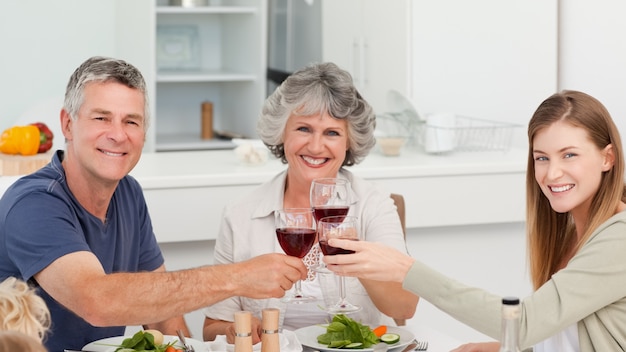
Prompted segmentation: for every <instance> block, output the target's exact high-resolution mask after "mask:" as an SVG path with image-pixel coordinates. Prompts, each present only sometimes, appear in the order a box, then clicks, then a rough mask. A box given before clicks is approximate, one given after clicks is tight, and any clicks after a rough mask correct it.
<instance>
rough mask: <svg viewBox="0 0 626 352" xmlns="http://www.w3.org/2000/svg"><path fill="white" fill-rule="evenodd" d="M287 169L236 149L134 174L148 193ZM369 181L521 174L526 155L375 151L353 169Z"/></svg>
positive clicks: (179, 157) (177, 159)
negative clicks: (248, 159) (245, 159)
mask: <svg viewBox="0 0 626 352" xmlns="http://www.w3.org/2000/svg"><path fill="white" fill-rule="evenodd" d="M285 167H286V165H284V164H282V163H281V162H280V161H278V160H276V159H273V158H272V159H271V160H269V161H268V162H267V163H265V164H264V165H256V166H254V165H244V164H243V163H242V162H240V161H239V160H238V159H237V158H236V156H235V153H234V152H233V151H232V150H216V151H190V152H160V153H145V154H144V155H143V156H142V158H141V160H140V161H139V164H138V165H137V166H136V167H135V169H134V170H133V171H132V172H131V175H133V176H135V177H136V178H137V179H138V180H139V181H140V182H141V184H142V186H143V187H144V189H158V188H185V187H202V186H219V185H238V184H258V183H261V182H263V181H266V180H268V179H269V178H271V177H272V176H273V175H275V174H276V173H278V172H280V171H281V170H283V169H284V168H285ZM348 169H349V170H351V171H353V172H354V173H356V174H357V175H359V176H361V177H363V178H365V179H381V178H382V179H389V178H403V177H437V176H453V175H480V174H493V173H498V174H500V173H520V172H522V173H523V172H525V170H526V150H521V149H511V150H509V151H507V152H502V151H492V152H457V153H452V154H449V155H448V154H445V155H429V154H424V153H421V152H417V151H412V150H408V151H407V150H404V151H403V152H402V154H401V155H400V156H397V157H387V156H383V155H382V154H379V153H377V152H372V153H371V154H370V155H368V156H367V157H366V158H365V160H364V161H363V162H362V163H361V164H359V165H356V166H352V167H349V168H348Z"/></svg>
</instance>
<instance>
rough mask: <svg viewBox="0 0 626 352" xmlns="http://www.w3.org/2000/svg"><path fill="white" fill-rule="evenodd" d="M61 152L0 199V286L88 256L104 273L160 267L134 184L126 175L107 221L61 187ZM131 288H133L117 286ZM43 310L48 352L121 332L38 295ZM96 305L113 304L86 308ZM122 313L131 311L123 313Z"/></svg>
mask: <svg viewBox="0 0 626 352" xmlns="http://www.w3.org/2000/svg"><path fill="white" fill-rule="evenodd" d="M62 158H63V151H57V152H56V153H55V155H54V157H53V159H52V161H51V162H50V163H49V164H48V165H47V166H45V167H44V168H42V169H40V170H39V171H37V172H35V173H33V174H31V175H28V176H24V177H22V178H20V179H19V180H17V181H16V182H15V183H14V184H13V185H11V187H9V188H8V189H7V191H6V192H5V193H4V195H3V197H2V199H0V281H2V280H4V279H5V278H6V277H9V276H15V277H18V278H21V279H23V280H26V281H30V282H31V283H33V284H34V285H37V283H36V282H35V280H34V278H33V276H34V275H35V274H36V273H38V272H39V271H41V270H42V269H44V268H45V267H46V266H48V265H49V264H50V263H52V262H53V261H55V260H56V259H58V258H59V257H61V256H63V255H66V254H69V253H72V252H77V251H90V252H93V254H94V255H95V256H96V257H98V259H99V260H100V262H101V263H102V267H103V268H104V271H105V272H106V273H114V272H136V271H152V270H155V269H157V268H158V267H160V266H161V265H162V264H163V256H162V254H161V251H160V249H159V246H158V244H157V242H156V238H155V236H154V233H153V230H152V224H151V221H150V215H149V214H148V208H147V206H146V202H145V199H144V196H143V193H142V190H141V187H140V185H139V183H138V182H137V181H136V180H135V179H134V178H133V177H131V176H126V177H124V178H123V179H122V180H121V181H120V182H119V185H118V186H117V189H116V190H115V193H114V194H113V198H112V199H111V203H110V205H109V209H108V211H107V216H106V221H105V222H104V223H102V221H101V220H100V219H98V218H96V217H95V216H93V215H92V214H90V213H88V212H87V211H86V210H85V209H84V208H83V207H82V206H81V205H80V204H79V203H78V201H77V200H76V198H74V196H73V195H72V193H71V191H70V190H69V188H68V186H67V182H66V179H65V172H64V170H63V167H62V166H61V160H62ZM119 289H120V290H132V289H133V288H132V287H120V288H119ZM38 292H39V294H40V295H41V297H43V298H44V300H45V301H46V303H47V304H48V308H49V309H50V313H51V317H52V327H51V331H50V332H49V334H48V337H47V339H46V341H45V345H46V347H47V348H48V351H49V352H57V351H63V349H66V348H67V349H75V350H79V349H80V348H81V347H83V346H84V345H86V344H87V343H89V342H92V341H95V340H99V339H102V338H105V337H111V336H119V335H123V334H124V329H125V327H124V326H115V327H105V328H102V327H94V326H92V325H90V324H89V323H87V322H86V321H85V320H83V319H82V318H80V317H79V316H77V315H75V314H74V313H72V312H71V311H69V310H68V309H66V308H65V307H63V306H62V305H60V304H59V303H57V302H56V301H55V300H54V298H52V297H50V296H49V295H48V294H47V293H46V292H45V291H44V290H43V289H42V288H39V290H38ZM93 304H97V305H101V306H109V305H114V304H116V302H110V301H104V302H93ZM128 311H129V312H132V308H131V307H129V309H128Z"/></svg>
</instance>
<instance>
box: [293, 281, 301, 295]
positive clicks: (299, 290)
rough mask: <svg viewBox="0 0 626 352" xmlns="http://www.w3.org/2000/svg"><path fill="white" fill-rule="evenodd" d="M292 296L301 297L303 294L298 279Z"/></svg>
mask: <svg viewBox="0 0 626 352" xmlns="http://www.w3.org/2000/svg"><path fill="white" fill-rule="evenodd" d="M294 297H295V298H302V297H303V294H302V285H301V282H300V280H298V281H296V292H295V293H294Z"/></svg>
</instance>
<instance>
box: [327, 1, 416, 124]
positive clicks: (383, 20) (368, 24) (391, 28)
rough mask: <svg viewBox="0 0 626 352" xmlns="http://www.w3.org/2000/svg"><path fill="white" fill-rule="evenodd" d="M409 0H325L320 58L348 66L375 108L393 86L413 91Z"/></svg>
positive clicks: (382, 109)
mask: <svg viewBox="0 0 626 352" xmlns="http://www.w3.org/2000/svg"><path fill="white" fill-rule="evenodd" d="M410 7H411V2H410V1H407V0H394V1H388V0H323V2H322V58H323V60H324V61H332V62H334V63H336V64H337V65H339V66H340V67H342V68H344V69H346V70H347V71H349V72H350V73H351V74H352V76H353V78H354V81H355V85H356V86H357V88H358V89H359V92H361V94H362V95H363V96H364V97H365V99H367V101H368V102H369V103H370V104H372V106H373V107H374V110H375V111H376V112H377V113H382V112H385V111H388V109H387V101H386V95H387V91H389V90H390V89H394V90H397V91H398V92H400V93H402V94H404V95H407V96H408V95H409V93H410V92H409V91H408V89H409V87H410V84H409V79H410V74H409V72H410V66H409V64H410V61H409V54H410V52H411V51H410V49H409V48H410V42H409V34H410V18H409V16H410V13H411V11H409V9H410Z"/></svg>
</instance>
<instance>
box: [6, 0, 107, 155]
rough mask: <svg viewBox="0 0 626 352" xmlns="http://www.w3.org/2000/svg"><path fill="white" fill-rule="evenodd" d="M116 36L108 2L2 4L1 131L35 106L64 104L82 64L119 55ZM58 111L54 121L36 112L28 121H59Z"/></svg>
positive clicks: (11, 0) (16, 0)
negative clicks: (72, 77)
mask: <svg viewBox="0 0 626 352" xmlns="http://www.w3.org/2000/svg"><path fill="white" fill-rule="evenodd" d="M114 34H115V17H114V7H113V5H112V2H110V1H107V0H81V1H74V0H55V1H45V0H44V1H41V0H5V1H2V3H1V4H0V43H2V44H1V46H0V97H1V98H0V130H4V129H6V128H7V127H10V126H12V125H13V124H14V122H15V121H16V120H17V119H18V118H19V117H20V116H21V115H22V114H24V113H25V112H26V111H27V110H30V109H32V108H34V107H36V105H40V104H44V105H50V104H51V102H52V103H53V104H54V103H56V102H59V101H60V102H61V103H62V97H63V94H64V93H65V85H66V84H67V80H68V79H69V77H70V75H71V74H72V72H73V71H74V69H75V68H76V67H77V66H78V65H79V64H80V63H81V62H83V61H84V60H85V59H87V58H88V57H90V56H94V55H105V56H112V55H114V54H115V52H114V48H115V42H114ZM60 108H61V106H58V110H57V109H52V112H51V113H50V115H52V114H53V113H54V116H40V115H38V114H39V111H40V110H39V109H36V110H37V113H35V114H34V115H32V119H31V120H30V121H31V122H35V121H39V120H45V121H50V120H53V121H55V122H56V121H58V112H59V110H60ZM44 110H45V111H50V110H51V109H44ZM56 124H58V122H56ZM51 127H53V126H52V125H51ZM55 147H56V143H55Z"/></svg>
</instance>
